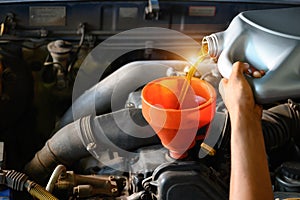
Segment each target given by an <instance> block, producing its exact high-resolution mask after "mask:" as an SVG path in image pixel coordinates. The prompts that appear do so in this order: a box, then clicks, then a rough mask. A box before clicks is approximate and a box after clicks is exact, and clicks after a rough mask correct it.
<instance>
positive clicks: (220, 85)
mask: <svg viewBox="0 0 300 200" xmlns="http://www.w3.org/2000/svg"><path fill="white" fill-rule="evenodd" d="M227 82H228V80H227V79H225V78H223V79H222V80H221V81H220V83H219V93H220V95H221V97H222V99H223V100H224V99H225V92H224V86H225V85H226V84H227Z"/></svg>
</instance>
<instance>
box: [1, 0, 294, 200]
mask: <svg viewBox="0 0 300 200" xmlns="http://www.w3.org/2000/svg"><path fill="white" fill-rule="evenodd" d="M299 5H300V1H297V0H290V1H289V0H286V1H271V0H256V1H246V0H240V1H227V0H219V1H209V0H204V1H159V0H149V1H146V0H145V1H141V0H139V1H83V0H73V1H67V0H56V1H38V0H24V1H20V0H13V1H7V0H2V1H0V8H1V9H0V19H1V28H0V97H1V98H0V167H1V168H0V169H1V170H0V180H1V182H0V183H1V184H0V199H120V200H121V199H122V200H126V199H127V200H177V199H188V200H192V199H220V200H221V199H228V198H229V180H230V119H229V116H228V112H227V110H226V107H225V105H224V103H223V101H222V98H221V96H220V94H219V93H218V86H219V82H220V80H221V79H222V76H221V74H220V73H219V72H218V69H217V61H216V59H211V58H206V59H205V60H204V61H203V62H202V64H201V65H202V69H203V71H201V72H197V73H195V77H197V78H200V79H203V80H205V81H207V82H209V83H210V84H211V85H212V86H213V87H214V88H215V90H216V92H217V99H216V112H215V116H214V118H213V120H212V121H211V122H210V123H209V124H208V125H205V126H203V127H201V128H199V129H198V130H197V136H196V144H195V145H194V147H193V148H191V149H189V150H188V156H187V157H185V158H183V159H174V158H173V157H172V156H170V154H169V151H168V149H166V148H165V147H164V146H163V145H162V143H161V141H160V139H159V138H158V136H157V135H156V134H155V132H154V131H153V129H152V128H151V127H150V126H149V124H148V123H147V121H146V120H145V119H144V118H143V115H142V99H141V90H142V88H143V87H144V86H145V85H146V84H147V83H148V82H150V81H152V80H154V79H157V78H161V77H166V76H186V74H187V72H188V70H189V68H190V67H191V65H190V63H189V62H188V60H189V59H190V58H191V57H193V56H195V55H196V54H197V52H198V51H199V48H200V47H201V45H200V44H201V41H202V38H203V37H204V36H206V35H209V34H211V33H215V32H220V31H223V30H225V29H226V28H227V26H228V25H229V23H230V22H231V20H232V19H233V18H234V17H235V16H236V15H237V14H238V13H240V12H243V11H247V10H258V9H277V8H289V7H297V6H299ZM299 102H300V101H299V99H284V100H282V101H280V102H274V103H272V104H267V105H263V108H264V113H263V118H262V125H263V133H264V139H265V144H266V150H267V154H268V162H269V169H270V176H271V180H272V184H273V191H274V196H275V198H276V199H286V198H300V178H299V177H300V150H299V145H300V134H299V130H300V107H299V105H298V104H297V103H299ZM204 143H205V144H207V145H208V146H209V147H210V148H205V147H204V146H203V145H202V144H204Z"/></svg>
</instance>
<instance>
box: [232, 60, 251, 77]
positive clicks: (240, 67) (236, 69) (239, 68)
mask: <svg viewBox="0 0 300 200" xmlns="http://www.w3.org/2000/svg"><path fill="white" fill-rule="evenodd" d="M249 67H250V65H249V64H248V63H243V62H240V61H238V62H235V63H234V64H233V66H232V74H233V75H234V76H239V75H243V73H245V72H247V71H248V69H249Z"/></svg>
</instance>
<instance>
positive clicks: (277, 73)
mask: <svg viewBox="0 0 300 200" xmlns="http://www.w3.org/2000/svg"><path fill="white" fill-rule="evenodd" d="M203 43H207V45H208V53H209V55H210V56H211V57H213V58H218V69H219V71H220V73H221V74H222V76H224V77H226V78H228V77H229V75H230V73H231V68H232V64H233V63H234V62H236V61H243V62H248V63H249V64H250V65H252V66H254V67H255V68H257V69H258V70H264V71H265V72H266V74H265V75H264V76H263V77H262V78H253V77H248V76H246V77H247V79H248V81H249V83H250V84H251V86H252V88H253V92H254V96H255V98H256V101H257V102H258V103H262V104H263V103H271V102H274V101H278V100H284V99H288V98H299V97H300V7H295V8H284V9H271V10H255V11H246V12H242V13H240V14H239V15H237V16H236V17H235V18H234V19H233V20H232V22H231V23H230V25H229V27H228V28H227V29H226V30H225V31H224V32H219V33H215V34H212V35H209V36H206V37H204V39H203Z"/></svg>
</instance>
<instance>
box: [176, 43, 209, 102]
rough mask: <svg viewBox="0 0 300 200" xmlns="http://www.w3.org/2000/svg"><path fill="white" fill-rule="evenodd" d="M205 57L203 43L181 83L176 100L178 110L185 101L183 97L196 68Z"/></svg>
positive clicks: (205, 44) (205, 46) (206, 52)
mask: <svg viewBox="0 0 300 200" xmlns="http://www.w3.org/2000/svg"><path fill="white" fill-rule="evenodd" d="M207 55H208V45H207V43H203V44H202V46H201V50H200V52H199V55H198V58H197V60H196V62H195V63H194V64H192V66H191V68H190V69H189V71H188V73H187V75H186V78H185V80H184V82H183V85H182V89H181V91H180V94H179V98H178V103H179V105H178V106H177V108H180V106H181V105H182V103H183V101H184V99H185V96H186V94H187V91H188V89H189V86H190V83H191V80H192V77H193V76H194V74H195V72H196V70H197V66H198V65H199V64H200V63H201V62H202V61H203V60H204V59H205V57H206V56H207Z"/></svg>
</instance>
